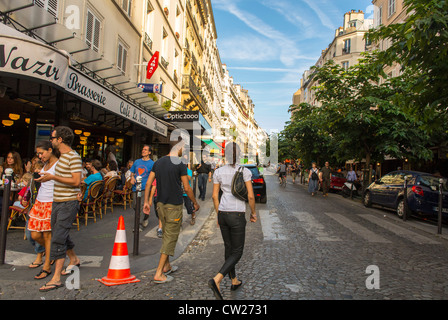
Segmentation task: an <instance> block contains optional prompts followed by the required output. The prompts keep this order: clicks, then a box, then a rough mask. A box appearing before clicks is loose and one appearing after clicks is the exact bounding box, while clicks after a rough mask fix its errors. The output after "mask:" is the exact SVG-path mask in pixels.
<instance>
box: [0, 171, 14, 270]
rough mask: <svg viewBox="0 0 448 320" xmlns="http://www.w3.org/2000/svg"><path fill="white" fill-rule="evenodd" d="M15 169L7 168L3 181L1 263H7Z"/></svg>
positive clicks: (0, 228) (0, 229) (0, 225)
mask: <svg viewBox="0 0 448 320" xmlns="http://www.w3.org/2000/svg"><path fill="white" fill-rule="evenodd" d="M12 175H13V170H12V169H11V168H7V169H5V181H4V183H3V188H4V189H3V204H2V212H1V221H0V231H1V236H0V265H2V264H4V263H5V254H6V232H7V229H8V219H9V216H8V212H9V195H10V193H11V182H12Z"/></svg>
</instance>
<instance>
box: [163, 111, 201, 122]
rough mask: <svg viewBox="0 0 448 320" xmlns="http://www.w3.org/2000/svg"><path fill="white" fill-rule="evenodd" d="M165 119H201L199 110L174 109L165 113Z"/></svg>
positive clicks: (179, 120) (181, 120)
mask: <svg viewBox="0 0 448 320" xmlns="http://www.w3.org/2000/svg"><path fill="white" fill-rule="evenodd" d="M163 119H165V120H169V121H174V122H191V121H199V111H172V112H170V113H168V114H165V115H164V116H163Z"/></svg>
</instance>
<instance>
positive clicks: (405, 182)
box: [403, 176, 408, 221]
mask: <svg viewBox="0 0 448 320" xmlns="http://www.w3.org/2000/svg"><path fill="white" fill-rule="evenodd" d="M403 197H404V200H403V221H406V219H407V212H408V177H407V176H404V194H403Z"/></svg>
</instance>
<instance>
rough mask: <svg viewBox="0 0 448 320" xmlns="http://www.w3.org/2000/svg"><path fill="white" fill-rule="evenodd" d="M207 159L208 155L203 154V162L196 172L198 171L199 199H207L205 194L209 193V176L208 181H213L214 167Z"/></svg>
mask: <svg viewBox="0 0 448 320" xmlns="http://www.w3.org/2000/svg"><path fill="white" fill-rule="evenodd" d="M206 160H207V156H206V155H202V161H201V164H199V165H198V166H197V168H196V172H197V173H198V187H199V199H202V201H204V200H205V194H206V193H207V176H208V182H212V167H211V166H210V164H207V163H206V162H205V161H206Z"/></svg>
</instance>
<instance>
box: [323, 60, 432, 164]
mask: <svg viewBox="0 0 448 320" xmlns="http://www.w3.org/2000/svg"><path fill="white" fill-rule="evenodd" d="M376 59H377V55H376V53H372V54H367V53H366V54H365V55H364V57H363V58H362V59H360V61H359V64H357V65H355V66H353V67H351V68H349V69H348V70H345V69H344V68H342V67H341V66H339V65H336V64H335V63H334V62H333V61H329V62H328V63H327V64H325V65H324V66H322V67H320V68H314V72H315V73H314V78H315V80H316V81H317V83H318V85H317V86H316V87H315V90H316V97H317V99H318V101H319V102H320V103H321V107H320V108H319V109H321V110H320V112H321V113H322V115H321V117H322V118H323V119H324V121H325V123H326V131H327V132H328V134H330V135H331V136H332V137H333V139H335V141H337V144H338V156H339V157H342V156H343V157H345V158H346V159H351V158H355V159H361V158H363V157H364V158H365V159H366V163H367V166H369V165H370V162H371V161H372V160H381V159H382V158H383V157H384V156H385V155H390V156H394V157H397V158H404V157H406V158H410V159H430V157H431V156H432V154H431V152H430V151H429V150H428V149H427V144H428V142H429V135H428V133H427V132H426V131H425V130H423V129H422V123H421V122H419V120H418V119H416V118H415V117H413V116H412V115H411V114H409V113H407V112H406V110H405V109H404V108H403V105H402V103H401V101H400V99H399V97H400V96H401V95H402V94H403V92H405V91H406V90H407V88H408V86H409V82H408V81H407V74H406V73H405V74H403V75H402V76H400V77H396V78H391V79H388V78H387V76H386V75H385V74H384V72H383V68H382V66H381V65H379V64H377V63H374V62H375V61H376Z"/></svg>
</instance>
